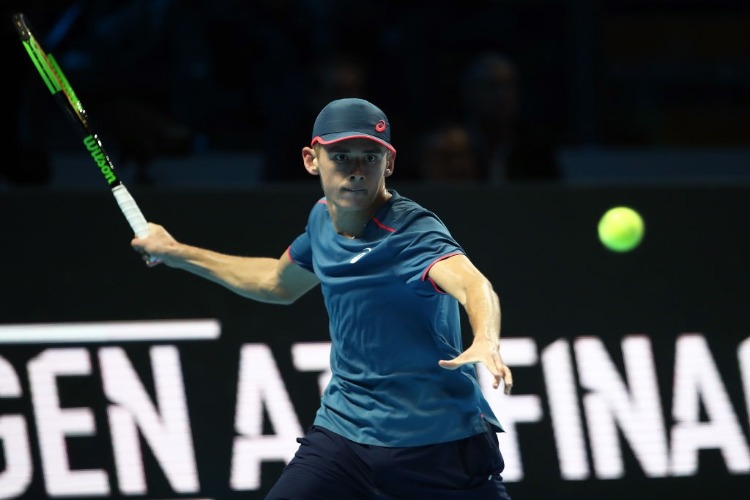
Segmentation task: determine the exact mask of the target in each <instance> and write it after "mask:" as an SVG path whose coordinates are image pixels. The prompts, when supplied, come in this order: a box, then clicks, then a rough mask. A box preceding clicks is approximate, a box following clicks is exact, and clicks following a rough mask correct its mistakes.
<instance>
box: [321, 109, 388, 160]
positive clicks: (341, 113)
mask: <svg viewBox="0 0 750 500" xmlns="http://www.w3.org/2000/svg"><path fill="white" fill-rule="evenodd" d="M358 138H359V139H370V140H372V141H375V142H377V143H379V144H382V145H383V146H385V147H386V148H388V149H389V150H390V151H391V152H392V153H393V154H394V155H395V154H396V149H395V148H394V147H393V146H392V145H391V124H390V123H389V122H388V117H387V116H385V113H383V110H381V109H380V108H379V107H377V106H375V105H374V104H372V103H371V102H369V101H365V100H364V99H357V98H346V99H337V100H335V101H331V102H330V103H328V104H327V105H326V107H325V108H323V109H322V110H321V112H320V113H319V114H318V117H317V118H316V119H315V124H314V125H313V133H312V142H311V144H315V143H316V142H318V143H320V144H333V143H335V142H339V141H343V140H346V139H358Z"/></svg>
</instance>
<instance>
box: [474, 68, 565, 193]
mask: <svg viewBox="0 0 750 500" xmlns="http://www.w3.org/2000/svg"><path fill="white" fill-rule="evenodd" d="M519 83H520V82H519V75H518V68H517V67H516V65H515V64H514V63H513V62H512V61H511V60H510V59H509V58H507V57H505V56H504V55H501V54H497V53H485V54H482V55H479V56H478V57H476V58H475V59H474V61H473V62H472V63H471V64H470V65H469V67H468V69H467V70H466V72H465V74H464V75H463V79H462V82H461V84H462V87H461V92H462V98H463V114H464V117H463V120H464V123H465V126H466V127H467V129H468V130H469V131H470V133H471V135H472V139H473V141H474V145H475V148H476V154H477V158H478V162H479V170H480V172H479V177H480V178H481V179H483V180H484V181H487V182H490V183H492V184H503V183H508V182H517V181H553V180H557V179H559V177H560V169H559V165H558V162H557V152H556V147H555V146H554V141H552V140H551V139H550V138H549V136H548V135H547V134H546V133H545V132H543V131H542V127H540V126H538V125H536V124H530V123H528V122H526V121H525V120H522V118H521V92H520V86H519Z"/></svg>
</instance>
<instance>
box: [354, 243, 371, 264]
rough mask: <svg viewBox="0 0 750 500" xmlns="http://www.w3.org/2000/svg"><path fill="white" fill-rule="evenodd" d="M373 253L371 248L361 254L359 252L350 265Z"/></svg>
mask: <svg viewBox="0 0 750 500" xmlns="http://www.w3.org/2000/svg"><path fill="white" fill-rule="evenodd" d="M371 251H372V248H370V247H367V248H365V249H364V250H362V251H361V252H359V253H358V254H357V255H355V256H354V257H352V260H350V261H349V264H355V263H356V262H357V261H358V260H359V259H361V258H362V257H364V256H365V255H367V254H368V253H370V252H371Z"/></svg>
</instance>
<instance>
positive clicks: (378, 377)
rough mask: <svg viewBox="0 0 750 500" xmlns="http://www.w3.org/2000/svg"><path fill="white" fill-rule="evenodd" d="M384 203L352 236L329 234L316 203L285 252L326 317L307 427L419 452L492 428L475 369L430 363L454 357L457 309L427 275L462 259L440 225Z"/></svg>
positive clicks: (409, 206) (404, 203) (458, 346)
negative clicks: (321, 380)
mask: <svg viewBox="0 0 750 500" xmlns="http://www.w3.org/2000/svg"><path fill="white" fill-rule="evenodd" d="M390 192H391V194H392V197H391V198H390V199H389V200H388V201H387V202H386V203H385V204H384V205H383V206H382V207H381V208H380V209H379V210H378V212H377V213H376V214H375V215H374V216H373V218H372V219H371V220H370V221H369V222H368V223H367V225H366V226H365V228H364V230H363V232H362V234H361V235H360V237H358V238H356V239H351V238H347V237H345V236H341V235H339V234H337V233H336V231H335V230H334V227H333V224H332V223H331V219H330V216H329V214H328V209H327V206H326V200H325V198H323V199H321V200H319V201H318V203H316V205H315V206H314V207H313V208H312V209H311V211H310V214H309V217H308V222H307V226H306V228H305V232H304V233H303V234H301V235H299V236H298V237H297V238H296V239H295V240H294V242H293V243H292V244H291V246H290V247H289V255H290V257H291V258H292V260H293V261H294V262H295V263H296V264H297V265H299V266H301V267H303V268H305V269H307V270H309V271H312V272H314V273H315V274H316V275H317V277H318V278H319V280H320V285H321V291H322V293H323V298H324V300H325V305H326V308H327V310H328V317H329V333H330V337H331V358H330V368H331V373H332V378H331V381H330V383H329V384H328V386H327V387H326V389H325V390H324V392H323V395H322V398H321V404H320V408H319V409H318V412H317V414H316V417H315V421H314V424H315V425H318V426H321V427H325V428H326V429H329V430H331V431H333V432H335V433H337V434H339V435H341V436H343V437H345V438H347V439H350V440H352V441H355V442H358V443H362V444H372V445H378V446H422V445H427V444H435V443H442V442H447V441H453V440H457V439H463V438H466V437H469V436H472V435H475V434H479V433H482V432H486V430H487V424H486V422H489V423H490V425H492V426H493V427H494V428H495V429H496V430H497V431H501V430H502V428H501V426H500V424H499V423H498V421H497V418H496V417H495V415H494V414H493V413H492V410H491V409H490V406H489V404H488V402H487V401H486V400H485V398H484V396H483V394H482V391H481V389H480V386H479V383H478V380H477V374H476V369H475V367H474V366H473V365H465V366H463V367H461V368H459V369H457V370H446V369H445V368H441V367H440V366H439V365H438V361H439V360H441V359H451V358H454V357H456V356H458V355H459V354H460V353H461V352H462V351H463V345H462V336H461V321H460V315H459V304H458V302H457V301H456V299H454V298H453V297H451V296H450V295H448V294H446V293H445V292H443V291H442V290H440V289H439V288H438V287H437V286H436V285H435V284H434V283H433V282H432V281H431V280H430V279H429V278H428V276H427V273H428V271H429V270H430V267H431V266H432V265H433V264H435V263H436V262H438V261H440V260H442V259H445V258H450V257H451V256H454V255H458V254H463V253H464V250H463V249H462V248H461V247H460V246H459V244H458V243H457V242H456V241H455V240H454V239H453V237H452V236H451V234H450V233H449V231H448V229H447V228H446V227H445V225H444V224H443V222H442V221H441V220H440V219H439V218H438V217H437V216H436V215H435V214H434V213H432V212H430V211H429V210H427V209H425V208H423V207H422V206H420V205H419V204H417V203H416V202H414V201H412V200H410V199H408V198H405V197H402V196H400V195H399V194H398V193H397V192H395V191H393V190H391V191H390Z"/></svg>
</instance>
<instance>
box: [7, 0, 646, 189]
mask: <svg viewBox="0 0 750 500" xmlns="http://www.w3.org/2000/svg"><path fill="white" fill-rule="evenodd" d="M615 3H616V2H615ZM522 4H523V5H522ZM582 5H588V3H587V2H568V1H563V0H546V1H544V0H536V1H534V2H510V1H505V0H484V1H482V0H469V1H465V2H460V3H458V2H430V3H429V4H427V3H423V2H403V1H397V0H360V1H356V2H352V1H347V0H254V1H252V2H247V1H241V0H210V1H209V0H181V1H177V0H78V1H62V0H57V1H53V0H47V1H43V0H26V1H25V2H9V3H8V4H7V5H6V14H7V17H8V22H7V23H5V25H4V29H3V34H4V36H5V37H6V40H5V41H4V43H3V44H2V45H3V47H4V49H3V50H5V51H6V55H7V56H8V57H7V58H6V60H8V61H10V62H9V66H8V67H9V68H12V71H11V73H12V78H11V80H12V82H10V83H11V90H10V92H11V95H12V99H11V100H10V101H11V102H12V103H13V105H14V109H12V110H10V112H7V113H5V118H6V121H7V124H8V129H9V130H12V131H13V136H12V144H11V148H12V151H13V153H14V154H15V158H16V161H11V162H3V164H2V165H3V166H2V167H0V178H2V177H4V178H5V179H6V181H9V182H11V183H16V184H44V183H47V182H49V180H50V161H51V160H50V157H51V155H53V154H54V153H55V151H57V150H58V149H60V148H65V147H68V146H67V145H69V144H70V143H71V141H70V133H69V130H68V129H63V128H61V127H66V125H61V124H59V123H57V122H58V121H59V120H60V119H62V118H61V116H55V113H56V110H54V109H50V107H51V106H53V105H52V104H51V103H50V102H49V101H50V99H49V97H48V96H45V95H44V93H45V92H46V90H45V89H44V88H43V86H42V85H41V83H40V82H39V81H38V80H39V78H38V76H36V74H34V73H35V71H34V69H33V67H32V66H31V64H30V63H29V61H28V60H27V56H26V55H25V54H24V53H23V51H22V49H21V47H20V44H19V43H18V42H17V35H16V34H15V32H13V30H12V25H11V23H10V14H11V13H12V12H16V11H23V12H24V13H26V14H27V16H28V17H29V19H30V20H31V22H32V24H33V27H34V28H35V29H36V30H37V32H38V34H39V35H40V37H41V38H42V42H43V44H44V45H45V47H46V48H47V50H48V51H49V52H51V53H53V54H54V55H55V56H56V57H57V59H58V61H59V62H60V64H61V66H62V67H63V68H64V69H65V71H66V73H67V76H68V78H69V80H70V81H71V82H72V83H73V85H74V88H75V89H76V92H77V93H78V95H79V97H80V98H81V99H82V100H83V101H84V104H85V105H86V107H87V110H88V111H89V115H90V116H91V118H92V122H94V123H95V125H96V126H97V127H99V130H100V131H101V135H102V136H103V137H105V138H106V143H107V144H108V145H109V149H110V154H111V155H113V156H116V157H117V164H128V165H134V168H136V169H137V172H138V177H137V178H138V179H139V181H140V182H142V183H143V184H148V183H149V182H150V177H149V166H150V165H151V164H152V163H153V162H154V161H155V160H156V159H158V158H160V157H164V156H170V157H181V156H187V155H191V154H197V153H200V152H203V151H207V150H211V151H239V152H243V151H246V152H253V153H257V154H258V155H260V157H262V162H263V174H262V175H263V178H264V180H267V181H269V182H273V181H282V180H283V181H285V180H298V179H306V178H307V176H306V174H305V171H304V169H303V168H302V166H301V160H300V149H301V147H302V146H303V145H305V144H307V143H308V142H309V139H310V130H311V126H312V122H313V120H314V118H315V116H316V114H317V112H318V111H319V110H320V109H321V108H322V106H324V105H325V104H326V103H327V102H329V101H330V100H332V99H336V98H340V97H362V98H365V99H368V100H371V101H372V102H374V103H376V104H377V105H378V106H380V107H381V108H382V109H383V110H384V111H385V112H386V114H387V115H388V116H389V118H390V120H391V124H392V127H393V140H394V144H395V145H396V147H397V149H398V150H399V154H398V164H397V169H398V178H399V179H408V180H421V181H425V182H481V183H487V184H503V183H517V182H554V181H556V180H558V179H559V178H560V175H561V173H560V167H559V165H558V160H557V158H558V156H557V151H558V149H559V148H560V146H561V145H562V144H566V143H567V144H576V143H581V142H586V141H594V140H596V137H594V136H593V135H592V134H591V133H587V132H586V130H585V129H586V125H587V123H588V124H589V125H590V123H591V122H592V120H593V119H594V115H595V113H596V110H595V109H594V108H595V107H596V102H595V101H594V100H593V99H594V97H593V96H592V95H590V94H591V92H589V89H590V88H592V87H591V86H592V85H593V83H592V81H593V79H594V75H593V74H592V73H591V70H590V68H589V69H588V72H587V66H586V64H585V63H586V61H585V58H583V57H582V56H584V55H585V54H586V53H587V52H585V51H583V52H582V51H580V50H579V49H580V48H581V47H582V46H583V45H585V44H586V43H587V40H586V39H585V36H586V32H585V31H584V32H582V33H571V28H572V27H575V25H576V22H580V21H581V19H585V15H583V14H582V13H581V12H579V11H580V9H581V6H582ZM576 6H577V7H576ZM593 6H594V4H593V3H592V4H591V5H590V6H589V7H591V8H593ZM576 8H577V9H578V11H576V10H575V9H576ZM14 9H16V10H14ZM576 12H578V13H577V14H576ZM13 38H15V39H16V41H14V40H12V39H13ZM577 50H578V52H576V51H577ZM57 114H58V115H59V114H60V113H57ZM589 115H590V116H589ZM586 120H588V122H587V121H586ZM622 122H623V120H619V121H618V124H620V123H622ZM642 129H643V128H642V127H639V128H638V130H642ZM74 147H75V146H74Z"/></svg>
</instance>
